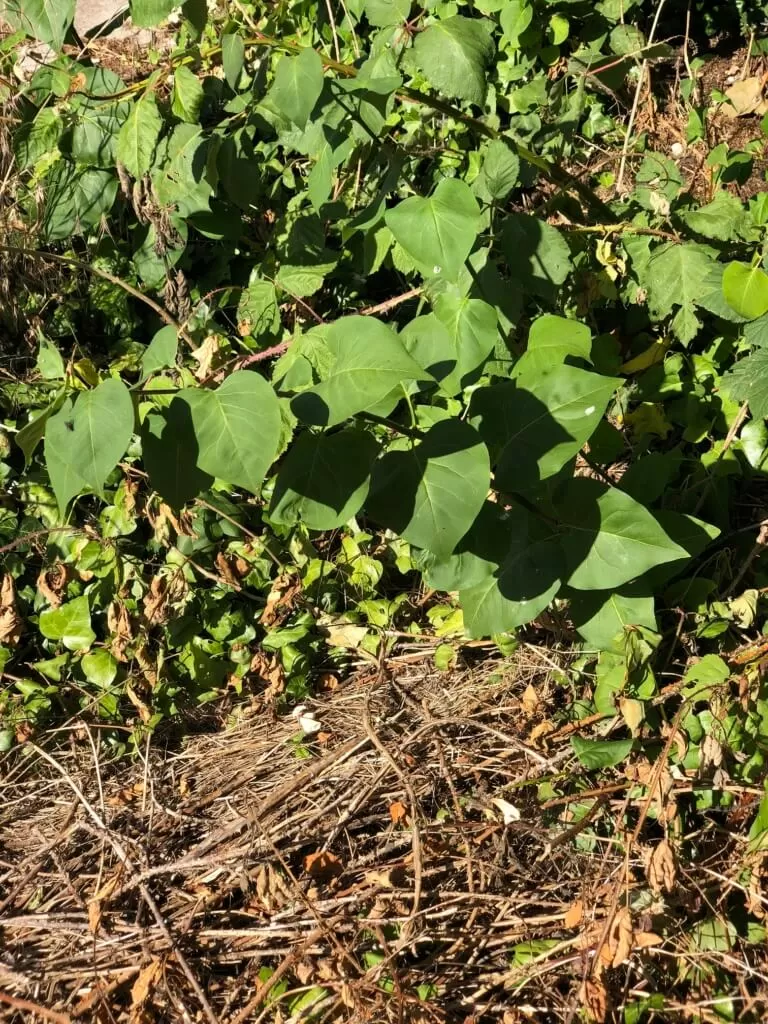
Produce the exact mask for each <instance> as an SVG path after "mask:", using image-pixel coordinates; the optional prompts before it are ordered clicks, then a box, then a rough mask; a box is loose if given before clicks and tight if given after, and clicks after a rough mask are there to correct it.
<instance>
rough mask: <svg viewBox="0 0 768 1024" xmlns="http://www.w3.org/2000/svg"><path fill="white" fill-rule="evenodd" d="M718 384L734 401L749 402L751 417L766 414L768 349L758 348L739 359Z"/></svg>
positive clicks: (767, 403) (764, 415) (759, 417)
mask: <svg viewBox="0 0 768 1024" xmlns="http://www.w3.org/2000/svg"><path fill="white" fill-rule="evenodd" d="M720 384H721V387H722V388H724V390H725V391H727V392H728V394H729V395H730V396H731V398H732V399H733V400H734V402H749V411H750V413H751V414H752V416H753V418H755V419H762V418H764V417H766V416H768V350H766V349H759V350H758V351H757V352H753V353H752V354H751V355H748V356H747V357H746V358H745V359H740V360H739V361H738V363H736V365H735V366H734V367H733V368H732V369H731V370H730V372H729V373H726V374H725V375H724V376H723V377H722V379H721V382H720Z"/></svg>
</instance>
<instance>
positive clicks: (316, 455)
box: [269, 427, 379, 530]
mask: <svg viewBox="0 0 768 1024" xmlns="http://www.w3.org/2000/svg"><path fill="white" fill-rule="evenodd" d="M378 453H379V446H378V444H377V442H376V440H375V439H374V438H373V437H372V436H371V435H370V434H368V433H366V432H365V431H364V430H358V429H356V428H354V427H351V428H348V429H347V430H341V431H339V432H338V433H334V434H309V433H305V434H302V435H301V436H300V437H299V439H298V440H297V441H295V442H294V444H293V447H292V448H291V450H290V451H289V452H288V455H287V456H286V458H285V461H284V462H283V464H282V466H281V467H280V472H279V473H278V476H277V481H276V483H275V490H274V494H273V497H272V504H271V506H270V510H269V514H270V518H272V519H273V520H274V521H275V522H277V523H286V524H289V525H292V524H293V523H296V522H299V521H301V522H303V523H304V524H305V525H306V526H308V527H309V528H310V530H334V529H336V527H338V526H342V525H343V524H344V523H346V522H347V520H348V519H350V518H351V517H352V516H353V515H355V513H356V512H358V511H359V510H360V508H361V506H362V505H363V504H364V502H365V499H366V497H367V495H368V488H369V486H370V479H371V468H372V466H373V463H374V461H375V459H376V456H377V455H378Z"/></svg>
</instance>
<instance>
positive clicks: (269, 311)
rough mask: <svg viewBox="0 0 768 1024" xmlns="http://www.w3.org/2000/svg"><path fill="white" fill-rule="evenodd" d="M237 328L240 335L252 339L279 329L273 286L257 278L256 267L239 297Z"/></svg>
mask: <svg viewBox="0 0 768 1024" xmlns="http://www.w3.org/2000/svg"><path fill="white" fill-rule="evenodd" d="M237 327H238V331H239V332H240V334H241V335H246V334H250V335H251V336H252V337H254V338H261V337H263V336H265V335H270V334H274V333H275V332H276V331H278V330H279V329H280V310H279V309H278V306H277V293H276V292H275V286H274V284H272V282H271V281H265V280H264V279H263V278H261V277H259V268H258V267H254V269H253V271H252V272H251V277H250V280H249V281H248V285H247V287H245V288H244V289H243V291H242V293H241V295H240V302H239V303H238V304H237Z"/></svg>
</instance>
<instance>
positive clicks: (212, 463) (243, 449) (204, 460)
mask: <svg viewBox="0 0 768 1024" xmlns="http://www.w3.org/2000/svg"><path fill="white" fill-rule="evenodd" d="M179 398H180V399H181V400H182V401H184V402H186V403H187V405H188V406H189V409H190V412H191V415H192V426H193V427H194V432H195V437H196V439H197V447H198V455H197V466H198V469H200V470H201V471H202V472H203V473H209V474H210V475H211V476H213V477H217V478H218V479H219V480H223V481H225V483H228V484H232V485H233V486H235V487H244V488H246V490H249V491H251V492H252V493H253V494H258V493H259V491H260V490H261V485H262V483H263V481H264V477H265V475H266V472H267V470H268V469H269V467H270V466H271V465H272V462H273V461H274V459H275V456H276V455H277V448H278V443H279V440H280V433H281V419H280V403H279V402H278V400H277V395H276V394H275V392H274V391H273V390H272V388H271V387H270V385H269V384H268V383H267V381H265V380H264V378H263V377H262V376H260V375H259V374H258V373H253V372H252V371H251V370H237V371H235V373H232V374H230V376H229V377H227V379H226V380H225V381H224V383H223V384H222V385H221V386H220V387H219V388H218V389H217V390H216V391H207V390H204V389H203V388H187V389H185V390H184V391H182V392H180V393H179Z"/></svg>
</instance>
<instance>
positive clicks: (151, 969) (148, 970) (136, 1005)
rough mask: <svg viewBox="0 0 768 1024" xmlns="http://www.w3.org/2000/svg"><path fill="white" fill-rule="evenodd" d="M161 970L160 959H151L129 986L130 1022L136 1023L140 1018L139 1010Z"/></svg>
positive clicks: (147, 997) (161, 963)
mask: <svg viewBox="0 0 768 1024" xmlns="http://www.w3.org/2000/svg"><path fill="white" fill-rule="evenodd" d="M162 971H163V962H162V960H153V961H152V962H151V963H149V964H147V966H146V967H142V969H141V970H140V971H139V973H138V976H137V978H136V981H134V983H133V985H132V987H131V1024H138V1022H139V1021H140V1020H141V1017H142V1015H141V1013H140V1011H141V1010H142V1009H143V1007H144V1004H145V1003H146V1002H147V1000H148V999H149V997H150V994H151V993H152V989H153V988H154V987H155V984H156V982H157V981H158V980H159V978H160V975H161V974H162Z"/></svg>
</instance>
